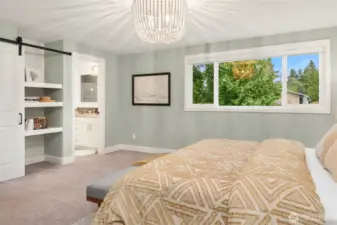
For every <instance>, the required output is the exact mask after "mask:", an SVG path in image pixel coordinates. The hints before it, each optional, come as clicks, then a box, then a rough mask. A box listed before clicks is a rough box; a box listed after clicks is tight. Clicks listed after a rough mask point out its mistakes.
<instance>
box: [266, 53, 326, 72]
mask: <svg viewBox="0 0 337 225" xmlns="http://www.w3.org/2000/svg"><path fill="white" fill-rule="evenodd" d="M310 60H312V61H313V62H314V63H315V65H316V67H317V68H318V66H319V63H318V62H319V54H317V53H316V54H305V55H292V56H288V71H290V70H291V69H295V70H296V71H298V70H299V69H301V70H302V71H303V70H304V68H305V67H306V66H307V65H308V64H309V62H310ZM271 61H272V63H273V64H274V69H275V70H277V71H281V70H282V58H281V57H277V58H272V60H271Z"/></svg>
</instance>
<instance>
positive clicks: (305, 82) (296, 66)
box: [287, 53, 319, 105]
mask: <svg viewBox="0 0 337 225" xmlns="http://www.w3.org/2000/svg"><path fill="white" fill-rule="evenodd" d="M287 87H288V92H287V103H288V104H291V105H298V104H318V103H319V54H317V53H316V54H303V55H292V56H288V80H287Z"/></svg>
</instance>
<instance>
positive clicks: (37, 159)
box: [25, 155, 44, 165]
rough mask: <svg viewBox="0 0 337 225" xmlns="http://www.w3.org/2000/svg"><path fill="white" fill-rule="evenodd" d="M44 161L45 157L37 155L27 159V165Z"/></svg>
mask: <svg viewBox="0 0 337 225" xmlns="http://www.w3.org/2000/svg"><path fill="white" fill-rule="evenodd" d="M43 161H44V155H37V156H31V157H26V160H25V164H26V165H30V164H35V163H39V162H43Z"/></svg>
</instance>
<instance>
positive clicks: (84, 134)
mask: <svg viewBox="0 0 337 225" xmlns="http://www.w3.org/2000/svg"><path fill="white" fill-rule="evenodd" d="M99 121H100V120H99V118H90V117H77V118H76V120H75V129H76V132H75V133H76V134H75V145H76V146H85V147H94V148H99V147H100V146H99V145H100V137H101V124H100V122H99Z"/></svg>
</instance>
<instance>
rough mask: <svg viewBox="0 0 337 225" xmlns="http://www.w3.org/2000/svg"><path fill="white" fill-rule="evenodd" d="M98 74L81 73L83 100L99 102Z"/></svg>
mask: <svg viewBox="0 0 337 225" xmlns="http://www.w3.org/2000/svg"><path fill="white" fill-rule="evenodd" d="M97 88H98V83H97V75H91V74H83V75H81V102H97Z"/></svg>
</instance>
